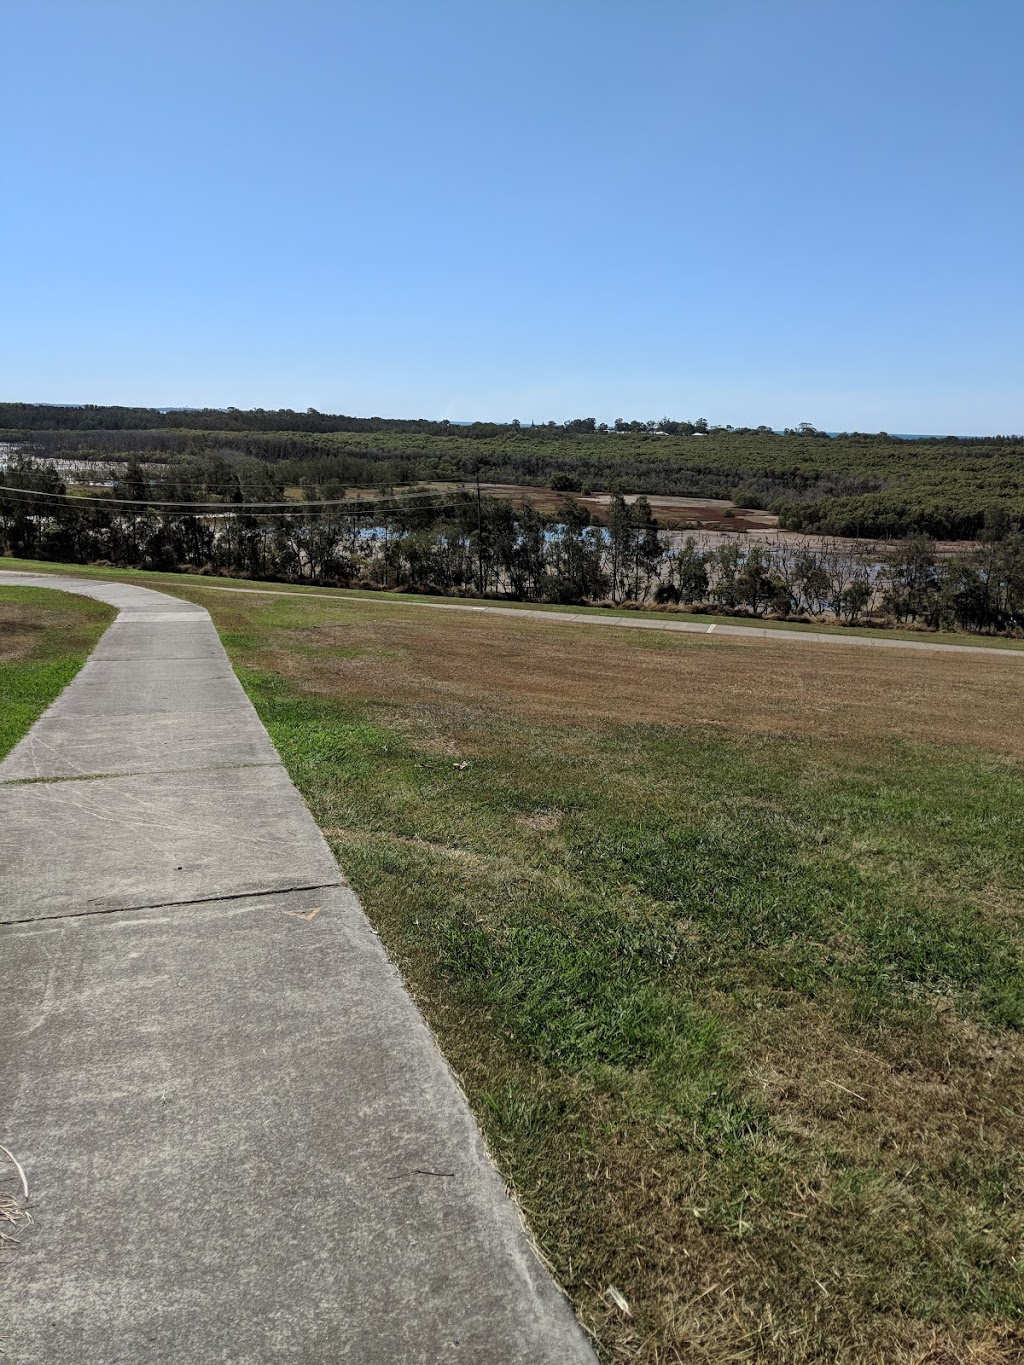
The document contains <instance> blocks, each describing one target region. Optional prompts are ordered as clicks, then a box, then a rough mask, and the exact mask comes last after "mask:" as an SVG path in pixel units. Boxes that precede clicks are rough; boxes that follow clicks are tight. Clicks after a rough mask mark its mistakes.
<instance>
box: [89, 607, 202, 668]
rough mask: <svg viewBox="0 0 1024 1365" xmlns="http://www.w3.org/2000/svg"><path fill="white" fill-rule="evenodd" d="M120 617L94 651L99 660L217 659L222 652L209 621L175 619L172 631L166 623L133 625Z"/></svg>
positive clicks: (191, 617)
mask: <svg viewBox="0 0 1024 1365" xmlns="http://www.w3.org/2000/svg"><path fill="white" fill-rule="evenodd" d="M125 615H127V613H122V614H121V616H119V617H118V619H117V620H116V621H115V622H114V623H113V625H111V626H108V627H107V629H106V631H105V632H104V635H103V638H102V639H101V640H100V642H99V644H98V645H97V646H96V648H95V649H94V650H93V653H92V658H93V660H94V661H99V660H106V661H110V660H115V659H117V660H144V659H218V658H220V655H221V653H222V650H223V646H222V645H221V642H220V640H219V639H218V637H217V632H216V631H215V630H214V629H213V625H212V623H211V622H210V621H203V620H200V619H197V618H196V617H194V616H191V615H190V616H174V617H171V618H170V619H171V620H172V621H173V622H174V623H175V629H174V630H167V629H165V627H166V625H167V622H166V621H146V622H142V621H140V622H137V623H136V622H133V621H125V619H124V617H125Z"/></svg>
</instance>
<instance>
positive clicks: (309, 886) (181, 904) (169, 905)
mask: <svg viewBox="0 0 1024 1365" xmlns="http://www.w3.org/2000/svg"><path fill="white" fill-rule="evenodd" d="M343 886H345V882H343V881H342V880H341V878H340V877H339V878H337V880H335V881H332V882H304V883H300V884H298V885H295V886H271V887H268V888H267V889H266V890H265V891H235V892H234V893H231V894H228V895H225V896H194V897H193V898H192V899H191V900H187V901H153V902H152V903H149V904H146V905H101V906H97V907H96V908H95V909H94V910H68V911H65V912H64V913H62V914H59V915H31V916H29V917H28V918H26V919H0V926H3V925H7V926H8V927H10V926H12V925H16V924H47V923H53V922H56V921H57V920H64V919H93V918H95V917H97V916H100V915H132V914H135V912H136V911H141V910H175V909H177V910H188V909H191V907H192V906H194V905H216V904H217V903H218V902H222V901H248V900H261V899H262V900H265V899H266V898H267V897H268V896H290V895H292V894H293V893H295V892H299V891H330V890H333V889H334V888H335V887H343ZM254 908H255V907H254Z"/></svg>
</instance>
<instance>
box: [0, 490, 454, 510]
mask: <svg viewBox="0 0 1024 1365" xmlns="http://www.w3.org/2000/svg"><path fill="white" fill-rule="evenodd" d="M2 493H15V494H18V493H20V494H23V495H24V496H26V497H31V498H49V499H57V500H63V501H64V503H65V504H67V503H72V504H81V505H85V506H90V505H92V504H95V503H101V504H103V505H104V506H107V505H112V506H116V507H140V508H146V507H148V508H150V509H157V508H173V509H176V510H180V511H188V512H231V511H238V512H245V511H248V510H249V509H254V510H256V511H263V510H266V509H274V510H275V511H276V510H284V511H289V512H294V511H297V510H307V509H309V508H325V507H343V508H344V509H345V510H346V512H349V513H352V514H355V515H362V514H363V512H364V511H379V510H381V504H382V503H383V502H385V501H387V499H383V498H378V499H374V500H371V499H361V498H324V499H315V500H309V501H303V502H297V501H296V500H292V501H289V502H239V503H224V502H172V501H164V500H161V499H155V498H154V499H146V498H101V497H93V496H92V495H88V496H86V497H80V496H77V495H76V494H74V493H49V492H45V491H43V490H42V489H34V488H14V487H11V486H9V485H7V484H3V483H0V494H2ZM416 496H422V495H421V494H419V495H416ZM470 496H471V495H470V494H469V493H468V492H467V493H466V498H467V500H468V499H469V498H470ZM448 505H450V506H457V504H456V503H451V504H448ZM438 506H439V504H437V503H434V502H420V503H417V502H414V501H412V499H411V498H410V499H408V500H405V501H403V500H401V499H399V498H395V499H394V500H393V503H392V506H391V507H390V508H386V509H384V510H387V511H394V510H396V509H398V508H405V507H408V508H410V509H411V510H413V511H416V510H422V511H430V510H431V509H432V508H436V507H438Z"/></svg>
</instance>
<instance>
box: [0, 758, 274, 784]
mask: <svg viewBox="0 0 1024 1365" xmlns="http://www.w3.org/2000/svg"><path fill="white" fill-rule="evenodd" d="M281 766H282V764H281V760H280V759H277V760H274V759H267V760H266V761H265V762H263V763H208V764H206V765H204V766H202V767H187V768H146V769H142V770H139V771H135V770H134V769H125V771H124V772H121V771H117V772H110V773H68V774H66V775H61V776H58V777H5V778H0V787H41V786H46V785H48V784H52V783H55V782H102V781H104V780H105V779H106V778H109V777H158V776H160V775H161V774H164V773H220V772H235V771H237V770H238V769H240V768H280V767H281Z"/></svg>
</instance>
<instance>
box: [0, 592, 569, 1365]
mask: <svg viewBox="0 0 1024 1365" xmlns="http://www.w3.org/2000/svg"><path fill="white" fill-rule="evenodd" d="M4 583H12V584H15V583H16V584H19V585H30V586H39V587H46V588H53V589H59V590H63V591H67V592H74V593H81V594H84V595H86V596H90V597H96V598H99V599H100V600H102V601H106V602H109V603H111V604H112V605H113V606H115V607H117V608H118V611H119V615H118V617H117V619H116V621H115V622H114V623H113V624H112V625H111V626H110V627H109V628H108V629H107V631H106V633H105V634H104V636H103V637H102V639H101V641H100V643H99V645H98V646H97V648H96V650H95V651H94V653H93V654H92V656H91V657H90V659H89V661H88V662H87V663H86V664H85V666H84V667H83V668H82V670H81V671H80V673H79V674H78V675H77V677H76V678H75V679H74V681H73V682H72V683H71V684H70V685H69V686H68V688H66V689H65V691H64V692H63V693H62V694H61V696H60V697H59V698H58V699H57V701H56V702H55V703H54V704H53V705H52V706H51V707H50V709H49V710H48V711H47V712H46V713H45V714H44V715H43V716H42V717H41V718H40V719H39V721H37V723H36V725H35V726H34V727H33V729H32V730H31V731H30V733H29V734H28V735H27V736H26V737H25V738H24V739H23V740H22V741H21V742H20V743H19V744H18V745H17V746H16V747H15V749H14V750H13V751H12V752H11V753H10V754H9V755H8V757H7V758H6V759H5V760H4V762H3V763H0V936H2V943H0V1036H2V1037H3V1039H4V1042H5V1046H4V1048H3V1049H2V1050H0V1142H3V1143H4V1144H5V1145H6V1146H8V1147H9V1148H10V1149H11V1151H12V1152H14V1153H15V1155H16V1156H17V1157H18V1159H19V1161H20V1162H21V1164H22V1166H23V1167H24V1169H25V1172H26V1175H27V1177H28V1181H29V1187H30V1197H31V1214H32V1219H33V1222H32V1225H31V1227H29V1229H28V1230H27V1232H26V1234H25V1236H24V1237H23V1240H22V1244H21V1245H20V1246H18V1247H17V1248H15V1249H14V1250H11V1251H8V1252H6V1253H5V1262H6V1263H5V1265H4V1266H3V1268H2V1273H3V1284H2V1289H3V1306H2V1309H0V1347H3V1348H5V1349H6V1352H7V1355H6V1358H7V1359H9V1360H11V1361H14V1362H24V1365H36V1363H37V1362H42V1361H46V1362H48V1365H65V1363H66V1365H71V1362H75V1365H137V1362H139V1361H142V1360H145V1361H146V1362H160V1363H161V1365H163V1363H164V1362H166V1365H171V1362H174V1363H175V1365H179V1363H180V1362H181V1361H184V1360H188V1361H190V1362H207V1361H210V1362H213V1361H232V1362H235V1363H236V1365H243V1363H244V1365H249V1363H250V1362H251V1363H252V1365H256V1362H260V1363H261V1365H262V1363H263V1362H302V1365H314V1362H315V1363H316V1365H323V1362H327V1361H331V1362H352V1365H377V1362H380V1365H384V1363H385V1362H386V1363H387V1365H405V1363H407V1365H434V1363H435V1362H440V1361H444V1362H451V1363H452V1365H482V1362H488V1365H490V1363H491V1362H493V1365H545V1363H546V1362H551V1365H555V1362H558V1363H559V1365H562V1362H565V1363H566V1365H573V1363H575V1362H580V1365H583V1363H584V1362H586V1363H587V1365H593V1362H594V1359H595V1358H594V1355H593V1352H592V1350H591V1348H590V1345H589V1344H588V1342H587V1340H586V1338H585V1336H584V1334H583V1332H582V1330H581V1329H580V1327H579V1324H578V1323H577V1322H576V1319H575V1318H574V1316H573V1314H572V1312H571V1310H570V1308H569V1306H568V1304H567V1303H566V1301H565V1300H564V1298H563V1297H562V1295H561V1294H560V1292H559V1291H558V1289H557V1287H556V1285H555V1284H554V1282H553V1280H552V1279H551V1277H550V1275H549V1274H548V1272H547V1270H546V1269H545V1268H544V1267H543V1266H542V1264H541V1263H540V1261H539V1259H538V1257H537V1254H536V1253H535V1251H534V1250H533V1248H532V1246H531V1244H530V1241H529V1239H528V1237H527V1235H526V1233H525V1231H524V1229H523V1227H522V1224H521V1220H520V1218H519V1215H518V1211H517V1208H516V1206H515V1204H514V1203H513V1201H512V1200H510V1199H509V1198H508V1197H507V1195H506V1192H505V1189H504V1186H503V1183H502V1181H501V1179H500V1177H499V1176H498V1174H497V1172H496V1171H495V1169H494V1167H493V1165H492V1163H491V1161H490V1159H489V1157H488V1154H487V1152H486V1150H485V1148H484V1144H483V1142H482V1139H481V1137H480V1134H479V1131H478V1129H477V1127H476V1124H475V1122H474V1120H473V1117H472V1114H471V1113H470V1110H469V1107H468V1105H467V1103H466V1100H465V1097H464V1096H463V1094H462V1092H461V1090H460V1088H459V1086H458V1083H457V1082H456V1080H455V1078H454V1076H453V1075H452V1073H451V1071H450V1070H449V1068H448V1067H447V1065H446V1064H445V1062H444V1060H443V1058H442V1057H441V1055H440V1053H439V1051H438V1049H437V1046H436V1043H435V1041H434V1038H433V1036H432V1034H431V1033H430V1031H429V1029H428V1028H427V1026H426V1024H425V1023H424V1021H423V1019H422V1017H421V1015H420V1014H419V1012H418V1010H417V1009H416V1007H415V1005H414V1004H413V1002H412V1000H411V999H410V997H409V995H408V993H407V992H406V990H405V987H404V985H403V983H402V981H401V979H400V977H399V975H398V973H397V971H396V970H395V968H394V967H393V965H392V964H391V962H390V961H389V959H388V957H387V955H386V954H385V952H384V950H383V948H382V946H381V944H380V942H379V940H378V938H377V936H376V935H375V934H374V932H373V930H372V929H371V928H370V925H369V923H368V921H367V920H366V918H365V915H364V914H363V912H362V909H361V907H360V905H359V902H358V900H357V898H356V896H355V895H354V893H353V892H352V891H351V889H350V888H349V887H348V886H347V885H346V884H345V882H344V879H343V877H342V875H341V873H340V872H339V870H338V866H337V863H336V862H335V860H334V857H333V855H332V854H331V851H330V849H329V848H328V846H327V844H326V842H325V841H324V839H323V836H322V834H321V832H320V830H319V829H318V828H317V826H316V824H315V822H314V821H313V818H312V816H311V815H310V814H309V812H308V810H307V809H306V807H305V804H304V803H303V801H302V798H301V797H300V795H299V793H298V792H297V791H296V789H295V788H294V787H293V786H292V784H291V782H290V781H289V779H288V777H287V774H286V773H285V771H284V768H283V767H282V765H281V763H280V760H279V758H278V755H277V753H276V751H275V750H274V748H273V745H272V744H271V742H270V739H269V737H268V735H267V733H266V731H265V730H264V728H263V726H262V724H261V723H260V721H259V718H258V717H257V715H256V713H255V711H254V710H253V708H252V706H251V704H250V703H249V701H248V699H247V698H246V696H245V693H244V692H243V690H242V688H241V686H240V684H239V683H238V681H237V679H236V678H235V675H234V673H233V672H232V670H231V666H230V664H229V662H228V659H227V656H226V654H225V653H224V650H223V647H222V646H221V644H220V640H219V638H218V637H217V634H216V631H215V630H214V628H213V625H212V623H211V621H210V618H209V616H208V614H207V613H206V611H204V610H203V609H202V608H199V607H196V606H193V605H192V604H190V603H187V602H183V601H181V600H179V599H177V598H173V597H170V596H167V595H166V594H163V593H159V592H155V591H153V590H152V589H148V588H142V587H137V586H135V585H128V584H121V583H115V582H106V581H97V580H91V579H78V578H73V577H64V576H53V575H50V574H45V575H32V574H29V573H17V574H15V573H0V585H2V584H4Z"/></svg>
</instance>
